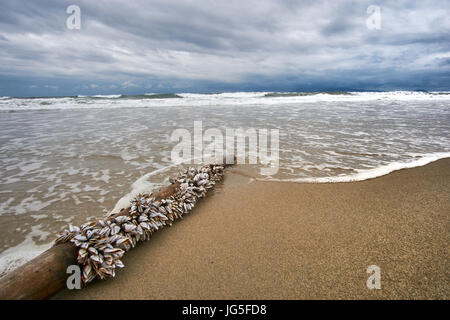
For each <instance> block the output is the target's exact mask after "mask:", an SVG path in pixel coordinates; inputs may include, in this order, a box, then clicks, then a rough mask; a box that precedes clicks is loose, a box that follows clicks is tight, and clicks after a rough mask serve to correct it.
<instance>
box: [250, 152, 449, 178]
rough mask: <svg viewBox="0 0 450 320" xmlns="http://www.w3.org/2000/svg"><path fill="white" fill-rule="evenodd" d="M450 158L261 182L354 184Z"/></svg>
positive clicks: (437, 156) (435, 156) (433, 156)
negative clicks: (348, 172)
mask: <svg viewBox="0 0 450 320" xmlns="http://www.w3.org/2000/svg"><path fill="white" fill-rule="evenodd" d="M445 158H450V152H441V153H435V154H430V155H425V156H422V157H421V158H419V159H417V160H413V161H405V162H392V163H389V164H387V165H383V166H379V167H376V168H372V169H360V170H355V171H356V173H354V174H349V175H341V176H335V177H317V178H312V177H310V178H294V179H274V178H267V179H260V178H258V179H257V180H259V181H273V182H300V183H336V182H353V181H364V180H368V179H374V178H378V177H381V176H384V175H387V174H389V173H391V172H393V171H397V170H402V169H409V168H415V167H421V166H425V165H427V164H429V163H431V162H434V161H437V160H440V159H445Z"/></svg>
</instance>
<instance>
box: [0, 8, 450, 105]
mask: <svg viewBox="0 0 450 320" xmlns="http://www.w3.org/2000/svg"><path fill="white" fill-rule="evenodd" d="M72 4H74V5H77V6H79V7H80V9H81V27H80V29H79V30H78V29H74V30H71V29H68V28H67V27H66V20H67V18H68V17H69V14H67V13H66V8H67V7H68V6H69V5H72ZM371 5H375V6H378V7H379V8H380V10H381V11H380V13H381V16H380V17H381V24H380V26H379V28H377V29H371V28H368V26H367V25H366V20H367V19H368V18H369V16H370V13H368V12H367V8H368V7H369V6H371ZM1 6H2V8H1V10H0V95H17V96H21V95H27V96H33V95H75V94H108V93H145V92H182V91H185V92H186V91H190V92H212V91H224V90H232V91H235V90H242V91H244V90H247V91H248V90H286V91H292V90H338V89H347V90H375V89H376V90H394V89H427V90H449V89H450V88H449V87H450V86H449V83H450V64H449V63H448V61H449V59H450V19H449V18H448V17H449V14H450V1H389V2H387V1H293V0H290V1H279V0H270V1H251V0H250V1H242V0H240V1H234V0H228V1H218V0H204V1H199V0H195V1H194V0H193V1H187V0H185V1H168V0H161V1H131V0H128V1H111V0H108V1H106V0H105V1H103V0H100V1H76V2H75V1H60V0H54V1H52V0H43V1H23V0H14V1H13V0H11V1H3V2H2V4H1Z"/></svg>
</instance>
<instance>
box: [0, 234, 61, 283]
mask: <svg viewBox="0 0 450 320" xmlns="http://www.w3.org/2000/svg"><path fill="white" fill-rule="evenodd" d="M47 236H49V233H48V232H46V231H42V230H41V225H35V226H33V227H31V231H30V232H29V233H28V234H27V236H26V238H25V240H24V241H23V242H22V243H20V244H18V245H17V246H14V247H11V248H8V249H6V250H5V251H3V252H2V253H0V277H2V276H4V275H5V274H7V273H9V272H11V271H13V270H15V269H16V268H18V267H20V266H21V265H23V264H25V263H27V262H28V261H30V260H32V259H33V258H35V257H37V256H38V255H39V254H41V253H42V252H44V251H45V250H47V249H49V248H50V247H51V246H52V243H51V242H50V243H45V244H36V243H35V242H34V240H33V238H34V237H39V238H40V240H44V239H46V238H47ZM52 240H53V239H52Z"/></svg>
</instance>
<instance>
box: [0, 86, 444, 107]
mask: <svg viewBox="0 0 450 320" xmlns="http://www.w3.org/2000/svg"><path fill="white" fill-rule="evenodd" d="M374 100H382V101H417V100H420V101H448V100H450V92H423V91H390V92H346V91H342V92H341V91H336V92H223V93H208V94H201V93H147V94H139V95H124V94H114V95H92V96H84V95H78V96H72V97H45V98H43V97H40V98H38V97H33V98H6V97H2V98H0V111H26V110H58V109H93V108H96V109H102V108H103V109H108V108H149V107H171V106H179V107H183V106H191V107H192V106H193V107H196V106H198V107H202V106H206V107H207V106H224V107H226V106H230V105H234V106H258V105H259V106H262V105H266V106H268V105H281V104H301V103H315V102H366V101H374Z"/></svg>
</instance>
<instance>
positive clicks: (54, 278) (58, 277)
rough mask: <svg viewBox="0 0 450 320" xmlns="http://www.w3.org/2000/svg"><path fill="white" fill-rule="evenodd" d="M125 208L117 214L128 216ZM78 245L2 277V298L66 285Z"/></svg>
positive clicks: (39, 295)
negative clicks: (68, 271) (68, 270)
mask: <svg viewBox="0 0 450 320" xmlns="http://www.w3.org/2000/svg"><path fill="white" fill-rule="evenodd" d="M179 187H180V184H179V183H175V184H171V185H169V186H166V187H163V188H161V189H160V190H158V191H156V192H154V193H152V196H153V197H155V198H156V199H166V198H169V197H170V196H172V195H173V194H175V193H176V192H178V190H179ZM128 213H129V208H128V209H122V210H121V211H120V212H119V213H117V214H116V215H115V216H120V215H126V214H128ZM77 253H78V248H77V247H76V246H75V245H73V244H72V243H70V242H66V243H63V244H59V245H55V246H53V247H51V248H50V249H48V250H47V251H45V252H43V253H42V254H40V255H39V256H37V257H36V258H34V259H33V260H31V261H29V262H28V263H26V264H24V265H23V266H21V267H19V268H17V269H15V270H14V271H12V272H11V273H9V274H7V275H6V276H4V277H3V278H1V279H0V299H1V300H16V299H47V298H49V297H51V296H52V295H54V294H55V293H57V292H58V291H60V290H62V289H64V288H65V287H66V280H67V277H68V274H67V273H66V271H67V267H68V266H69V265H74V264H78V263H77Z"/></svg>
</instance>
